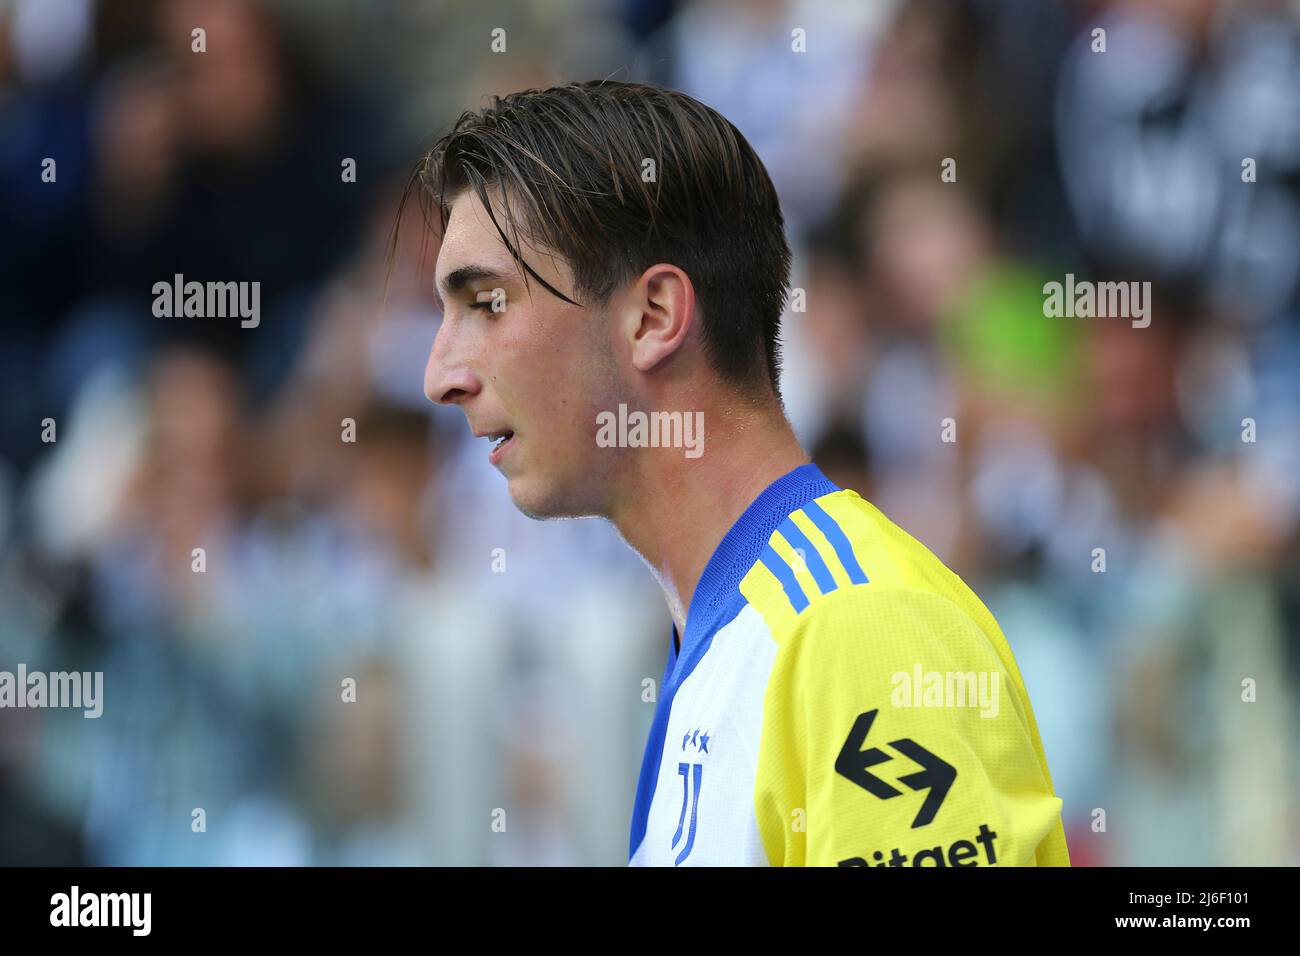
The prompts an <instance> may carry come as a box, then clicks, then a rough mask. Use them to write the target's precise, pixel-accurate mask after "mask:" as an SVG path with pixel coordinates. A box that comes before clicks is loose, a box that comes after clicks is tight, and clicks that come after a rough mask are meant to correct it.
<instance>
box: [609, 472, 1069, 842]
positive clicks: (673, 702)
mask: <svg viewBox="0 0 1300 956" xmlns="http://www.w3.org/2000/svg"><path fill="white" fill-rule="evenodd" d="M673 638H674V640H673V641H672V642H670V645H669V649H668V661H667V665H666V667H665V671H664V679H663V682H662V684H661V689H660V693H659V697H658V700H657V704H656V711H655V716H654V720H653V722H652V725H651V729H650V734H649V739H648V741H647V744H646V749H645V754H644V757H643V759H642V766H641V774H640V778H639V781H638V788H637V797H636V803H635V806H634V808H633V815H632V828H631V840H630V846H629V863H630V865H649V866H654V865H663V866H709V865H714V866H763V865H775V866H835V865H838V866H1008V865H1012V866H1069V864H1070V858H1069V853H1068V850H1067V848H1066V844H1065V832H1064V828H1063V826H1062V822H1061V800H1060V799H1059V798H1058V797H1057V796H1056V795H1055V793H1054V791H1053V788H1052V778H1051V774H1050V773H1049V771H1048V766H1047V758H1046V755H1045V754H1044V752H1043V745H1042V742H1041V741H1040V739H1039V734H1038V727H1037V724H1036V723H1035V721H1034V714H1033V709H1032V708H1031V707H1030V703H1029V694H1028V692H1027V691H1026V689H1025V685H1024V682H1023V680H1022V679H1021V676H1020V671H1019V669H1018V668H1017V666H1016V661H1015V658H1014V657H1013V655H1012V653H1011V648H1010V647H1009V646H1008V644H1007V641H1006V638H1005V637H1004V636H1003V634H1002V631H1001V629H1000V628H999V627H998V624H997V621H996V620H994V618H993V615H992V614H990V613H989V611H988V609H987V608H985V606H984V605H983V603H982V602H981V601H980V600H979V598H978V597H976V596H975V594H974V593H973V592H972V591H971V590H970V589H969V588H968V587H967V586H966V585H965V584H964V583H963V582H962V580H961V579H960V578H959V577H958V576H957V575H956V574H954V573H953V572H952V571H950V570H949V569H948V568H947V567H945V566H944V564H943V563H942V562H941V561H939V559H938V558H936V557H935V556H934V555H933V554H932V553H931V552H930V551H929V550H928V549H927V548H925V547H924V546H923V545H922V544H920V543H919V542H918V541H916V540H915V539H914V538H912V537H911V536H910V535H908V534H907V533H906V532H905V531H903V530H902V529H901V528H899V527H898V526H897V525H895V524H893V523H892V522H891V521H890V520H889V519H888V518H886V517H885V515H884V514H882V513H881V512H880V511H879V510H878V509H877V508H876V507H875V506H873V505H872V504H871V503H869V502H868V501H866V500H864V499H863V498H861V497H860V496H859V495H858V494H857V493H856V492H854V491H851V490H846V489H841V488H839V487H837V486H836V485H834V484H833V483H832V482H831V481H829V480H828V479H827V478H826V476H825V475H824V474H822V472H821V471H820V470H819V469H818V468H817V467H816V466H815V465H811V464H809V465H804V466H802V467H800V468H796V469H795V470H794V471H792V472H790V473H789V474H787V475H785V476H783V477H782V478H779V479H778V480H777V481H775V482H773V483H772V484H771V485H769V486H768V487H767V488H766V489H765V490H764V491H763V492H762V493H761V494H760V495H759V496H758V498H757V499H756V500H755V501H754V502H753V503H752V504H751V505H750V506H749V507H748V508H747V509H746V510H745V512H744V514H742V515H741V517H740V519H739V520H738V521H737V522H736V524H735V525H734V526H733V527H732V528H731V529H730V530H729V531H728V532H727V534H726V535H725V536H724V538H723V540H722V542H721V543H720V544H719V545H718V548H717V550H716V552H715V553H714V555H713V557H712V558H711V559H710V561H709V563H708V565H707V567H706V568H705V571H704V574H703V575H702V577H701V579H700V582H699V585H698V586H697V588H696V591H695V594H694V597H693V599H692V601H691V605H690V608H689V610H688V616H687V622H686V629H685V633H684V634H683V635H682V636H681V647H680V649H679V648H678V647H677V642H676V634H675V632H674V635H673Z"/></svg>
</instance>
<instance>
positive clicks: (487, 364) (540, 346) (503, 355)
mask: <svg viewBox="0 0 1300 956" xmlns="http://www.w3.org/2000/svg"><path fill="white" fill-rule="evenodd" d="M493 201H494V203H495V202H497V199H496V198H495V197H494V200H493ZM494 212H495V213H496V216H497V221H498V222H501V223H502V224H503V225H504V224H505V218H504V215H503V213H502V212H501V210H500V207H499V206H497V207H496V208H495V209H494ZM521 241H526V240H523V239H521ZM521 252H522V254H523V255H524V256H525V258H526V259H527V260H528V263H529V265H531V266H532V268H533V269H534V270H535V271H536V272H537V274H538V275H540V276H542V277H543V278H544V279H546V281H547V282H548V283H550V284H551V285H552V286H553V287H554V288H556V289H558V290H559V291H560V292H563V293H564V294H565V295H566V296H568V297H569V298H570V299H573V300H575V301H581V297H580V296H579V295H577V294H576V292H575V290H574V287H573V275H572V271H571V269H570V268H569V265H568V263H566V262H564V261H562V260H561V259H560V257H559V256H555V255H550V254H548V253H546V252H543V251H540V250H537V249H536V248H530V247H528V246H525V247H524V248H523V249H522V250H521ZM436 282H437V290H438V295H439V296H440V297H441V299H442V302H443V319H442V325H441V327H440V328H439V330H438V335H437V337H436V338H435V339H434V342H433V349H432V351H431V352H430V355H429V364H428V367H427V368H426V369H425V373H424V392H425V394H426V395H427V396H428V397H429V399H430V400H431V401H434V402H440V403H444V404H455V405H459V406H460V408H461V410H462V411H463V412H464V413H465V417H466V419H467V420H468V422H469V426H470V428H471V429H472V430H473V432H474V434H475V435H479V436H491V438H489V437H484V438H483V454H484V455H489V454H490V460H491V461H492V463H493V464H494V465H495V466H496V467H497V468H498V469H500V471H501V473H502V474H504V475H505V476H506V479H507V480H508V481H509V487H510V497H511V499H512V500H513V501H514V503H515V505H516V507H518V508H519V509H520V510H521V511H523V512H524V513H525V514H527V515H529V516H530V517H534V518H557V517H577V516H584V515H603V514H607V513H608V511H609V505H610V496H611V494H612V491H613V488H614V487H615V481H616V469H617V468H618V465H619V458H620V456H619V455H618V454H617V452H616V450H614V449H608V448H600V447H598V446H597V444H596V439H595V436H596V431H597V425H596V416H597V414H598V413H599V412H601V411H604V410H615V409H617V407H618V403H619V401H620V400H622V401H627V400H628V399H627V397H626V396H627V389H625V388H624V387H623V382H622V373H621V372H620V365H619V362H618V355H619V349H618V347H617V341H616V336H615V330H614V327H613V322H612V321H610V320H609V317H608V315H607V313H606V310H605V309H603V308H598V309H588V308H584V307H582V306H575V305H571V304H569V303H568V302H565V301H564V300H563V299H560V298H557V297H556V296H554V295H552V294H551V293H550V292H548V291H547V290H546V289H545V288H543V287H542V286H541V285H540V284H539V283H538V282H537V281H536V279H533V278H532V277H531V276H530V277H529V283H528V285H527V287H525V284H524V278H523V270H522V269H521V268H520V267H519V266H518V264H517V263H516V262H515V261H514V259H513V258H512V257H511V255H510V252H509V250H508V249H507V248H506V246H505V243H504V242H502V240H501V236H500V234H499V233H498V232H497V230H496V227H495V226H494V225H493V224H492V221H491V219H490V218H489V217H488V215H487V211H486V210H485V209H484V207H483V204H482V202H481V201H480V200H479V198H478V197H477V195H475V194H474V193H473V192H472V191H467V192H464V193H462V194H461V195H460V196H459V197H457V199H456V200H455V202H454V203H453V204H452V207H451V215H450V218H449V221H448V223H447V230H446V233H445V234H444V236H443V240H442V247H441V249H440V251H439V253H438V264H437V268H436ZM494 297H495V298H496V299H497V301H499V302H501V303H502V305H503V306H504V309H503V311H493V308H492V304H493V299H494ZM620 396H623V397H622V398H621V399H620ZM500 436H505V437H506V440H505V442H504V443H503V444H498V443H497V441H496V439H497V438H498V437H500Z"/></svg>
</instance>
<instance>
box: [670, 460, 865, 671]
mask: <svg viewBox="0 0 1300 956" xmlns="http://www.w3.org/2000/svg"><path fill="white" fill-rule="evenodd" d="M839 490H840V488H839V486H838V485H836V484H835V483H834V482H832V481H831V480H830V479H829V478H827V477H826V476H825V475H824V474H822V471H821V469H820V468H818V467H817V466H816V465H814V464H807V465H800V466H799V467H798V468H796V469H794V470H793V471H790V472H787V473H786V474H784V475H782V476H781V477H780V478H778V479H776V481H774V482H772V483H771V484H770V485H768V486H767V487H766V488H764V489H763V491H762V492H761V493H760V494H759V496H758V497H757V498H755V499H754V501H753V502H752V503H751V504H750V505H749V507H748V508H746V509H745V511H744V513H743V514H741V516H740V517H739V518H738V519H737V520H736V523H735V524H734V525H732V526H731V528H730V530H728V531H727V533H726V534H725V535H724V536H723V538H722V541H721V542H720V543H719V544H718V547H717V550H715V551H714V552H713V557H711V558H710V559H709V563H708V564H707V565H705V568H704V573H703V574H702V575H700V582H699V584H697V585H696V586H695V594H694V596H693V597H692V598H691V604H690V608H689V609H688V610H687V615H686V633H685V634H684V635H682V652H681V655H680V656H681V657H684V658H690V657H692V656H693V655H692V650H693V649H694V645H696V644H697V643H698V642H699V639H700V637H701V636H703V635H709V634H713V633H715V632H716V631H717V630H718V629H719V628H721V627H722V626H723V625H724V624H726V623H727V622H728V620H729V619H730V618H731V617H734V616H735V614H736V613H738V612H739V610H740V607H742V606H743V603H744V599H743V598H739V599H738V595H739V588H740V582H741V579H742V578H744V576H745V575H746V574H747V573H749V569H750V568H752V567H753V566H754V564H755V563H756V562H757V561H758V559H759V555H761V554H762V552H763V548H764V547H766V546H767V542H768V540H769V539H770V538H771V537H772V532H774V531H775V530H776V529H777V527H778V526H779V525H780V524H781V522H783V521H784V520H785V519H786V518H787V517H789V515H790V514H791V512H794V511H798V510H799V509H800V508H802V507H803V506H804V505H806V504H807V503H808V502H810V501H813V500H815V499H817V498H820V497H821V496H822V495H828V494H831V493H832V492H836V491H839ZM678 656H679V655H678V654H677V653H676V649H675V648H673V647H672V641H671V638H670V640H669V659H670V661H671V662H672V664H671V665H670V666H672V667H673V668H674V669H675V667H676V659H677V657H678Z"/></svg>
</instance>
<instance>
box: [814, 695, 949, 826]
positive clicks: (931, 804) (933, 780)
mask: <svg viewBox="0 0 1300 956" xmlns="http://www.w3.org/2000/svg"><path fill="white" fill-rule="evenodd" d="M879 712H880V711H879V710H878V709H877V710H869V711H867V712H866V713H862V714H858V716H857V719H855V720H854V721H853V729H852V730H850V731H849V736H848V738H847V739H846V740H845V741H844V746H843V747H841V748H840V754H839V756H838V757H836V758H835V772H836V773H838V774H839V775H840V776H842V777H846V778H847V779H849V780H852V781H853V782H854V783H856V784H857V785H858V786H859V787H861V788H862V789H863V790H865V791H867V793H869V794H871V795H872V796H873V797H879V798H880V799H881V800H889V799H892V798H893V797H898V796H901V795H902V793H903V791H901V790H899V789H897V788H896V787H892V786H890V785H889V784H888V783H886V782H885V781H884V780H881V779H880V778H879V777H877V776H875V775H874V774H872V773H871V768H872V767H874V766H876V765H877V764H882V763H887V762H889V761H890V760H893V759H894V758H893V757H892V756H891V755H889V754H887V753H885V752H884V751H883V750H881V749H879V748H878V747H871V748H869V749H867V750H863V749H862V745H863V744H864V743H866V741H867V734H869V733H870V732H871V725H872V723H873V722H874V721H875V719H876V714H878V713H879ZM888 746H890V747H892V748H893V749H894V750H896V751H898V752H899V753H900V754H902V755H903V756H904V757H907V758H908V759H909V760H912V761H914V762H915V763H917V764H920V766H921V769H920V770H918V771H917V772H915V773H909V774H908V775H907V776H905V777H899V778H898V780H897V781H896V782H897V783H901V784H903V785H904V786H907V787H909V788H911V789H912V790H915V791H917V792H920V791H922V790H929V791H930V792H929V793H928V794H926V797H925V801H924V802H923V803H922V804H921V809H920V810H918V811H917V814H916V819H915V820H913V821H912V829H914V830H915V829H916V828H917V827H923V826H925V825H926V824H927V823H929V822H930V821H931V820H933V819H934V817H935V814H937V813H938V812H939V808H940V807H941V806H943V800H944V797H946V796H947V795H948V791H949V790H951V789H952V785H953V781H955V780H956V779H957V768H956V767H954V766H953V765H952V764H950V763H948V762H947V761H946V760H944V759H943V758H942V757H939V756H937V755H936V754H933V753H931V752H930V751H928V750H926V749H925V748H924V747H922V746H921V745H920V744H918V743H917V742H916V741H915V740H912V739H911V738H910V737H901V738H899V739H898V740H891V741H890V742H889V744H888Z"/></svg>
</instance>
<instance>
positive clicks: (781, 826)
mask: <svg viewBox="0 0 1300 956" xmlns="http://www.w3.org/2000/svg"><path fill="white" fill-rule="evenodd" d="M995 626H996V625H995ZM994 640H1002V638H1001V634H1000V632H999V633H998V634H997V635H995V636H993V635H989V634H987V633H986V632H985V631H984V630H982V629H981V628H980V626H979V625H978V624H977V623H976V622H975V620H974V619H972V618H971V617H970V615H969V614H967V613H966V612H965V611H964V610H962V609H961V608H960V607H958V606H957V605H956V604H954V603H953V602H952V601H950V600H949V599H947V598H946V597H943V596H942V595H940V594H937V593H934V592H930V591H924V590H919V589H910V588H877V587H875V586H869V587H858V588H853V589H844V590H841V591H837V592H835V593H833V594H830V595H828V596H827V597H826V599H825V600H823V601H821V602H819V603H818V604H817V605H815V606H814V607H812V608H810V609H809V610H808V611H807V612H806V613H805V614H802V615H800V617H799V618H798V620H797V621H796V622H795V623H794V624H793V625H792V627H791V628H790V629H789V631H788V632H787V633H786V634H785V635H784V637H783V638H782V639H781V640H779V642H778V648H777V652H776V657H775V658H774V661H773V667H772V672H771V675H770V677H769V680H768V684H767V688H766V691H765V699H764V710H763V721H762V729H761V737H760V743H759V755H758V768H757V777H756V786H755V811H756V814H757V819H758V824H759V831H760V834H761V836H762V840H763V844H764V848H765V849H766V851H767V856H768V859H769V862H771V863H773V864H774V865H787V866H835V865H839V866H988V865H998V866H1006V865H1016V866H1026V865H1028V866H1033V865H1067V866H1068V865H1069V857H1068V853H1067V850H1066V846H1065V836H1064V831H1063V828H1062V826H1061V801H1060V799H1059V798H1058V797H1057V796H1056V795H1055V794H1054V792H1053V789H1052V782H1051V776H1050V773H1049V771H1048V769H1047V762H1046V758H1045V756H1044V755H1043V753H1042V746H1041V742H1040V741H1039V739H1038V731H1037V727H1036V725H1035V723H1034V718H1033V714H1032V710H1031V709H1030V706H1029V703H1028V697H1027V695H1026V694H1025V692H1024V690H1023V685H1022V684H1021V681H1020V676H1019V674H1018V672H1016V673H1013V672H1009V671H1008V670H1007V668H1006V666H1004V662H1003V657H1002V655H1000V654H999V653H998V651H997V650H996V649H995V647H994V644H993V641H994ZM1008 656H1009V652H1008ZM1011 667H1012V668H1013V669H1014V662H1013V663H1012V664H1011Z"/></svg>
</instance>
